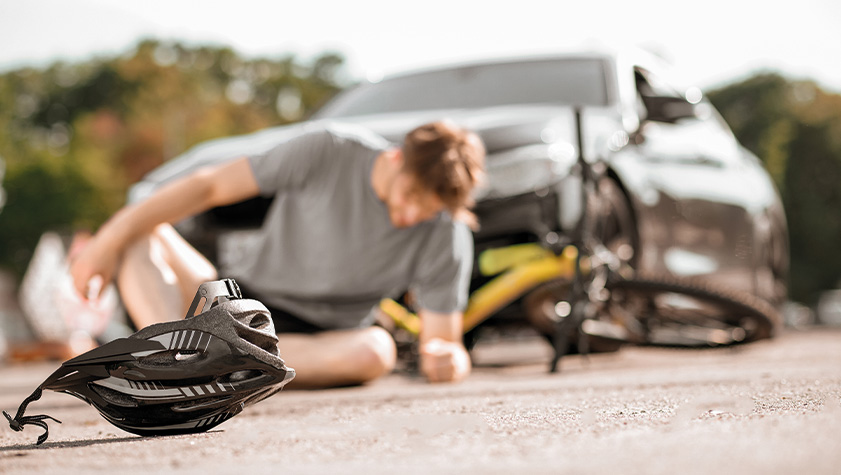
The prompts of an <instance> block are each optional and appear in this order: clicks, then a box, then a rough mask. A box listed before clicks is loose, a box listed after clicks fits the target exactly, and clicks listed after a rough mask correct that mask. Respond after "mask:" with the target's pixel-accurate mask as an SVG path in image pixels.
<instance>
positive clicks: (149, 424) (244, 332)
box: [3, 279, 295, 444]
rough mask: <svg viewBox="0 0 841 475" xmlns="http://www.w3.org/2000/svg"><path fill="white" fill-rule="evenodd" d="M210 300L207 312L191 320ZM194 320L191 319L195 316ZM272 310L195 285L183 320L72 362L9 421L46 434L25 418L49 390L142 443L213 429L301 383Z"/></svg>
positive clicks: (235, 292) (39, 419) (225, 286)
mask: <svg viewBox="0 0 841 475" xmlns="http://www.w3.org/2000/svg"><path fill="white" fill-rule="evenodd" d="M202 300H204V307H203V310H202V313H200V314H199V315H195V312H196V309H197V308H198V305H199V303H200V302H201V301H202ZM194 315H195V316H194ZM277 341H278V340H277V335H275V332H274V324H273V323H272V319H271V317H270V315H269V311H268V310H267V309H266V307H265V306H264V305H263V304H262V303H260V302H258V301H256V300H248V299H242V295H241V293H240V290H239V287H238V286H237V284H236V282H234V281H233V280H232V279H225V280H219V281H214V282H207V283H204V284H202V285H201V286H200V287H199V290H198V291H197V292H196V297H195V299H194V300H193V303H192V305H191V307H190V310H189V311H188V312H187V317H186V318H185V319H184V320H179V321H174V322H166V323H158V324H155V325H151V326H149V327H146V328H144V329H142V330H140V331H138V332H137V333H135V334H133V335H131V336H129V337H127V338H120V339H117V340H114V341H112V342H110V343H107V344H105V345H103V346H101V347H99V348H96V349H93V350H91V351H89V352H87V353H84V354H82V355H80V356H77V357H76V358H73V359H71V360H68V361H66V362H65V363H63V364H62V365H61V367H60V368H59V369H58V370H56V371H55V372H54V373H53V374H52V375H50V377H48V378H47V379H46V381H44V382H43V383H41V385H40V386H39V387H38V388H37V389H36V390H35V392H33V393H32V395H30V396H29V397H28V398H27V399H26V400H24V402H23V403H22V404H21V406H20V408H19V409H18V412H17V415H16V416H15V417H14V418H12V417H11V416H9V414H7V413H6V412H5V411H3V414H4V415H5V416H6V419H8V420H9V425H10V426H11V427H12V429H14V430H16V431H20V430H23V426H24V425H26V424H33V425H37V426H40V427H42V428H43V429H44V433H43V434H42V435H41V436H40V437H38V442H37V444H41V443H43V442H44V441H45V440H47V436H48V427H47V424H46V419H52V420H54V421H56V422H60V421H58V420H56V419H54V418H52V417H50V416H45V415H40V416H24V415H23V414H24V412H25V411H26V406H27V405H28V404H29V403H31V402H32V401H35V400H37V399H39V398H40V397H41V393H42V391H43V390H44V389H51V390H53V391H58V392H63V393H67V394H70V395H72V396H76V397H77V398H79V399H81V400H83V401H85V402H87V403H88V404H90V405H92V406H93V407H95V408H96V409H97V410H98V411H99V413H100V414H102V416H103V417H104V418H105V419H106V420H107V421H108V422H110V423H112V424H114V425H115V426H117V427H119V428H120V429H123V430H125V431H127V432H131V433H134V434H138V435H144V436H146V435H164V434H187V433H196V432H203V431H206V430H209V429H211V428H213V427H215V426H217V425H219V424H221V423H222V422H225V421H226V420H228V419H230V418H231V417H233V416H235V415H237V414H239V413H240V412H241V411H242V410H243V408H244V407H245V406H248V405H250V404H254V403H256V402H259V401H261V400H263V399H265V398H267V397H269V396H271V395H273V394H275V393H276V392H278V391H280V390H281V389H282V388H283V386H284V385H286V383H288V382H289V381H291V380H292V378H294V377H295V370H293V369H292V368H288V367H286V365H285V364H284V362H283V360H282V359H281V358H280V356H279V354H278V349H277Z"/></svg>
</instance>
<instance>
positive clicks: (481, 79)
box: [316, 58, 608, 118]
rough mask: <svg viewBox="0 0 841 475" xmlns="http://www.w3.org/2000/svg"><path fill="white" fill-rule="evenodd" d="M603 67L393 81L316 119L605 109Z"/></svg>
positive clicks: (591, 62) (569, 62)
mask: <svg viewBox="0 0 841 475" xmlns="http://www.w3.org/2000/svg"><path fill="white" fill-rule="evenodd" d="M606 82H607V81H606V78H605V67H604V62H603V60H601V59H593V58H575V59H554V60H532V61H518V62H510V63H496V64H480V65H472V66H463V67H458V68H450V69H442V70H435V71H426V72H420V73H415V74H409V75H404V76H398V77H393V78H390V79H387V80H384V81H382V82H379V83H374V84H367V85H363V86H360V87H357V88H355V89H353V90H351V91H349V92H347V93H345V94H343V95H340V96H339V97H338V98H337V99H336V100H335V101H333V102H332V103H330V104H328V105H327V106H326V107H325V108H324V109H323V110H322V111H321V112H319V113H318V114H316V117H319V118H325V117H348V116H356V115H367V114H378V113H387V112H401V111H413V110H434V109H461V108H482V107H492V106H502V105H513V104H575V105H593V106H605V105H607V102H608V101H607V97H608V96H607V86H606Z"/></svg>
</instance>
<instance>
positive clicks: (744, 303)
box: [599, 275, 782, 347]
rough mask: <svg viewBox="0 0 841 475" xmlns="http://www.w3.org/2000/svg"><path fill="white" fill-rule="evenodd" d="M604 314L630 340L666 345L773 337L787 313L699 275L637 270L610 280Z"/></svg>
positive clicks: (733, 342)
mask: <svg viewBox="0 0 841 475" xmlns="http://www.w3.org/2000/svg"><path fill="white" fill-rule="evenodd" d="M607 288H608V289H609V290H610V297H609V299H608V300H607V302H606V304H605V306H604V309H603V312H602V314H601V315H600V317H599V318H600V319H601V320H602V321H603V322H604V321H608V322H612V323H616V324H619V325H620V326H622V327H624V329H625V330H626V331H627V335H626V336H627V337H628V339H629V340H631V341H635V342H637V343H642V344H649V345H662V346H687V347H699V346H724V345H732V344H738V343H747V342H751V341H756V340H761V339H764V338H770V337H771V336H773V335H774V333H775V332H776V331H777V329H778V327H779V326H780V325H781V322H782V318H781V317H780V315H779V313H778V312H777V311H776V310H775V309H774V307H772V306H771V305H770V304H768V303H767V302H765V301H764V300H762V299H759V298H757V297H755V296H753V295H751V294H747V293H743V292H738V291H735V290H730V289H720V288H717V287H715V286H713V285H712V284H710V283H708V282H703V281H700V280H696V279H687V278H678V277H661V276H645V275H637V276H635V277H633V278H630V279H623V280H615V281H612V282H609V283H608V285H607Z"/></svg>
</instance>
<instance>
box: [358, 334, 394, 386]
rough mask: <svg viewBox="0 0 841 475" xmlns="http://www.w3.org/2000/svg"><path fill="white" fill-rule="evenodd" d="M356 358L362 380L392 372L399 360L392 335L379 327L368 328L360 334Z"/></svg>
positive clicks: (365, 380) (370, 379) (369, 379)
mask: <svg viewBox="0 0 841 475" xmlns="http://www.w3.org/2000/svg"><path fill="white" fill-rule="evenodd" d="M360 340H361V341H360V345H359V346H358V348H357V351H356V354H355V359H356V362H357V364H358V368H359V374H360V379H361V381H360V382H363V383H364V382H367V381H372V380H374V379H377V378H379V377H381V376H384V375H386V374H388V373H390V372H391V370H393V369H394V364H395V362H396V360H397V349H396V347H395V345H394V340H393V339H392V338H391V335H389V334H388V332H386V331H385V330H383V329H382V328H379V327H372V328H368V329H366V330H364V331H363V333H362V334H361V335H360Z"/></svg>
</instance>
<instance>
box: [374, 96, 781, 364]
mask: <svg viewBox="0 0 841 475" xmlns="http://www.w3.org/2000/svg"><path fill="white" fill-rule="evenodd" d="M576 123H577V124H576V125H577V127H578V129H579V131H580V111H577V112H576ZM580 140H581V139H580V134H579V150H581V143H580ZM578 163H579V165H578V171H579V173H580V174H581V192H582V202H583V209H584V212H582V213H581V215H580V217H579V223H578V225H577V226H576V228H575V229H576V231H575V232H574V233H573V234H574V235H573V236H569V237H567V238H566V239H565V240H558V242H556V243H554V244H549V243H548V242H543V243H535V242H530V243H522V244H515V245H508V246H503V247H499V248H491V249H486V250H484V251H482V252H481V253H480V254H479V256H478V270H479V273H480V274H481V276H482V277H483V280H484V279H489V280H487V281H486V282H485V283H484V284H482V285H480V286H478V287H477V288H475V290H473V292H472V293H471V295H470V299H469V301H468V305H467V308H466V310H465V312H464V331H465V333H467V332H470V331H472V330H474V329H475V328H476V327H477V326H479V325H480V324H482V323H483V322H485V321H486V320H488V319H489V318H491V317H492V316H494V315H495V314H496V313H497V312H499V311H500V310H501V309H503V308H505V307H508V306H510V305H511V304H512V303H517V302H519V303H520V304H521V307H520V308H521V313H522V314H523V316H524V318H525V319H526V320H528V321H529V322H530V323H531V325H532V326H533V327H534V328H535V329H537V330H538V331H539V332H540V333H542V334H543V335H545V336H546V337H547V338H548V339H549V340H550V342H551V343H552V345H553V348H554V351H555V355H554V357H553V359H552V362H551V370H552V371H556V370H557V365H558V361H559V360H560V358H561V357H562V356H563V355H565V354H566V353H567V352H569V350H570V349H571V346H572V345H574V346H575V347H576V349H577V350H578V351H579V352H582V353H584V352H587V351H589V350H590V349H594V350H605V349H615V348H617V347H618V345H620V344H622V343H633V344H642V345H668V346H687V347H707V346H721V345H732V344H737V343H745V342H750V341H754V340H758V339H762V338H768V337H770V336H771V335H772V334H773V333H774V332H775V330H776V328H777V327H778V326H780V324H781V317H780V315H779V314H778V312H777V311H776V310H775V308H774V307H773V306H772V305H770V304H769V303H768V302H766V301H764V300H762V299H760V298H758V297H756V296H754V295H752V294H748V293H743V292H738V291H735V290H732V289H725V288H721V287H718V286H716V285H714V284H713V283H711V282H708V281H704V280H700V279H697V278H686V277H677V276H671V275H645V274H641V273H640V272H637V271H635V270H634V268H633V254H634V252H633V248H632V246H631V245H630V243H628V242H626V241H623V240H613V239H611V236H614V235H615V234H616V233H615V228H616V227H617V225H616V223H613V222H611V220H612V219H613V218H612V217H615V216H616V215H617V214H618V215H620V216H621V215H623V214H624V215H627V214H629V212H628V211H627V210H619V212H618V213H616V212H615V211H616V210H613V209H612V208H611V207H614V208H615V207H616V206H621V204H617V203H619V201H617V200H615V199H613V197H614V196H615V195H616V189H617V188H616V187H615V185H612V180H611V178H610V177H608V176H606V174H605V172H604V170H606V169H607V167H605V166H599V163H598V162H595V163H589V162H588V161H587V160H584V158H583V157H582V156H581V154H580V153H579V159H578ZM380 308H381V310H382V311H383V313H385V314H386V315H388V316H389V317H390V319H391V320H392V321H393V322H394V323H395V325H396V326H397V327H398V328H400V331H403V332H406V333H408V334H409V335H410V337H411V338H415V339H416V338H417V336H418V334H419V331H420V320H419V318H418V317H417V315H415V314H414V313H412V311H411V310H410V309H408V308H406V307H405V306H403V305H401V304H399V303H397V302H396V301H393V300H383V301H382V302H381V305H380Z"/></svg>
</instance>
